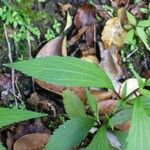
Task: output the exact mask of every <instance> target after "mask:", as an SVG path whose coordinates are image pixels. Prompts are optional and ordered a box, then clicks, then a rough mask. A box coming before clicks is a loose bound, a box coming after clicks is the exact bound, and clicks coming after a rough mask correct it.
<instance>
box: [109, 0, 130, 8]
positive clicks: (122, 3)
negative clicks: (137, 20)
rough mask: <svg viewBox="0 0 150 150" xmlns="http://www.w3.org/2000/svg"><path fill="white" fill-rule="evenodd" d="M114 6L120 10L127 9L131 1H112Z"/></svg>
mask: <svg viewBox="0 0 150 150" xmlns="http://www.w3.org/2000/svg"><path fill="white" fill-rule="evenodd" d="M110 1H111V4H112V6H114V7H116V8H120V7H126V6H127V5H128V4H129V2H130V0H110Z"/></svg>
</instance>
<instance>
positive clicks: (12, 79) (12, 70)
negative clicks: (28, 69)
mask: <svg viewBox="0 0 150 150" xmlns="http://www.w3.org/2000/svg"><path fill="white" fill-rule="evenodd" d="M3 26H4V32H5V38H6V42H7V47H8V58H9V61H10V63H13V60H12V53H11V46H10V42H9V38H8V33H7V29H6V25H5V24H3ZM11 82H12V91H13V93H16V91H15V72H14V69H11ZM14 98H15V97H14ZM15 105H16V107H17V108H18V101H17V99H16V98H15Z"/></svg>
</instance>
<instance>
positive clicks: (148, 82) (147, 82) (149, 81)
mask: <svg viewBox="0 0 150 150" xmlns="http://www.w3.org/2000/svg"><path fill="white" fill-rule="evenodd" d="M145 86H150V78H149V79H148V80H147V81H146V83H145Z"/></svg>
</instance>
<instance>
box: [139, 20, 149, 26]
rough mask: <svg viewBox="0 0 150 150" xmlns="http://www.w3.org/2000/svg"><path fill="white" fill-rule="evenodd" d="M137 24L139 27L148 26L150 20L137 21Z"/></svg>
mask: <svg viewBox="0 0 150 150" xmlns="http://www.w3.org/2000/svg"><path fill="white" fill-rule="evenodd" d="M137 26H139V27H149V26H150V20H142V21H139V22H138V24H137Z"/></svg>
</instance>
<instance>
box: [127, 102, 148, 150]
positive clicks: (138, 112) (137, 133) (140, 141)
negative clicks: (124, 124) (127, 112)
mask: <svg viewBox="0 0 150 150" xmlns="http://www.w3.org/2000/svg"><path fill="white" fill-rule="evenodd" d="M127 142H128V145H127V150H149V149H150V118H149V117H148V116H147V114H146V112H145V110H144V108H143V107H142V105H141V102H140V100H139V99H137V100H136V101H135V104H134V109H133V116H132V122H131V127H130V130H129V135H128V138H127Z"/></svg>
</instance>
